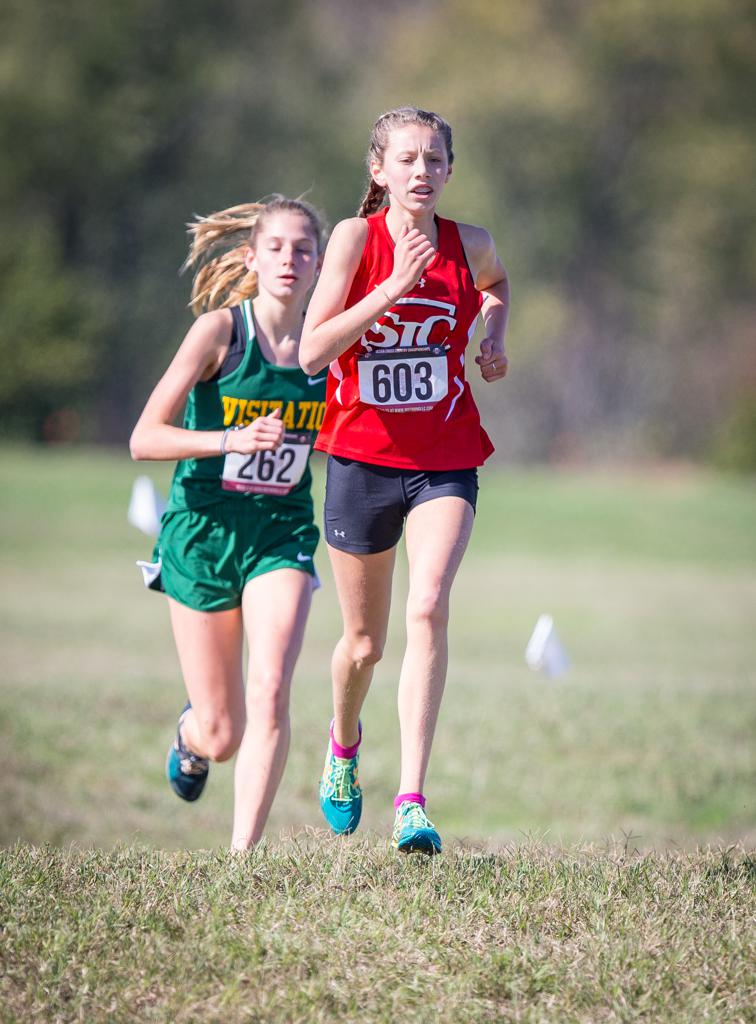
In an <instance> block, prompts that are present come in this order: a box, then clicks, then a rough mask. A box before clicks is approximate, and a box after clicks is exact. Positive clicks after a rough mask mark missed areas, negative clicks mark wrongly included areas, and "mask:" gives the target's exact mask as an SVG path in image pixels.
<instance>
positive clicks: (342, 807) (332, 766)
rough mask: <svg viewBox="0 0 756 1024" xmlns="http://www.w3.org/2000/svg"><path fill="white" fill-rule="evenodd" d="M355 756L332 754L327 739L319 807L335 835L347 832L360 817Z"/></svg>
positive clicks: (357, 759)
mask: <svg viewBox="0 0 756 1024" xmlns="http://www.w3.org/2000/svg"><path fill="white" fill-rule="evenodd" d="M359 760H360V755H359V753H357V754H355V755H354V757H336V756H335V755H334V754H333V752H332V751H331V741H330V740H329V741H328V750H327V751H326V759H325V767H324V768H323V777H322V779H321V780H320V809H321V810H322V812H323V814H324V816H325V820H326V821H327V822H328V824H329V826H330V828H331V831H332V832H335V833H336V835H337V836H348V835H351V834H352V832H354V831H355V830H356V828H357V826H358V825H359V823H360V818H361V817H362V790H361V789H360V782H359V779H358V777H357V765H358V763H359Z"/></svg>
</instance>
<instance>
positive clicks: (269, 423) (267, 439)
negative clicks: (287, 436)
mask: <svg viewBox="0 0 756 1024" xmlns="http://www.w3.org/2000/svg"><path fill="white" fill-rule="evenodd" d="M283 436H284V426H283V422H282V420H281V410H280V409H274V410H273V412H272V413H270V415H268V416H258V417H257V419H256V420H253V421H252V422H251V423H250V424H249V425H248V426H246V427H242V428H241V430H233V431H231V433H230V434H229V435H228V440H227V442H226V451H229V452H241V453H242V455H251V454H252V453H253V452H269V451H273V450H274V449H276V448H278V447H279V445H280V444H281V442H282V441H283Z"/></svg>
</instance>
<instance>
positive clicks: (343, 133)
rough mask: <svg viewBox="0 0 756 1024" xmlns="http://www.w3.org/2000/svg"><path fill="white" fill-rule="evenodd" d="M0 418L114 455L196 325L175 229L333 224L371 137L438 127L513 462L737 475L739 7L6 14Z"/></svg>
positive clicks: (743, 66)
mask: <svg viewBox="0 0 756 1024" xmlns="http://www.w3.org/2000/svg"><path fill="white" fill-rule="evenodd" d="M0 28H1V29H2V31H1V32H0V201H1V202H2V225H3V230H2V233H1V234H0V309H1V311H2V313H1V316H0V365H2V371H1V372H0V409H1V411H2V419H1V421H0V430H1V431H2V435H3V436H4V437H16V438H18V437H22V438H36V439H40V440H48V441H55V440H72V441H73V440H82V441H89V442H102V443H122V442H124V441H125V439H126V438H127V437H128V434H129V432H130V429H131V426H132V424H133V422H134V420H135V419H136V416H137V415H138V412H139V410H140V408H141V406H142V404H143V402H144V400H145V398H146V396H147V394H148V392H149V390H150V388H151V387H152V385H153V384H154V382H155V381H156V379H157V377H158V375H159V374H160V373H161V372H162V370H163V368H164V367H165V365H166V364H167V362H168V360H169V358H170V356H171V354H172V353H173V351H174V350H175V348H176V346H177V344H178V342H179V341H180V339H181V337H182V336H183V333H184V332H185V330H186V329H187V327H188V325H189V323H190V314H189V312H188V310H187V309H186V301H187V299H188V291H189V281H188V280H187V279H185V278H183V279H182V278H179V277H178V275H177V272H176V271H177V268H178V267H179V266H180V264H181V262H182V260H183V257H184V254H185V245H186V239H185V235H184V224H185V223H186V221H188V220H190V219H191V217H192V216H193V215H194V214H195V213H208V212H210V211H211V210H216V209H220V208H222V207H225V206H229V205H232V204H235V203H238V202H242V201H246V200H250V199H256V198H259V197H261V196H264V195H266V194H269V193H271V192H274V191H281V192H284V193H286V194H289V195H298V194H300V193H303V192H306V191H307V192H308V194H309V197H310V199H311V200H312V201H313V202H315V204H316V205H318V206H319V207H321V208H322V209H323V210H324V211H325V212H326V214H327V216H328V218H329V220H330V222H331V223H334V222H335V221H336V220H338V219H340V218H342V217H344V216H348V215H350V214H351V213H352V212H353V211H354V209H355V207H356V206H357V203H358V201H359V199H360V197H361V195H362V187H363V183H364V173H365V172H364V164H363V160H364V152H365V149H366V145H367V138H368V133H369V129H370V126H371V124H372V122H373V120H374V118H375V117H376V116H377V115H378V114H379V113H380V112H381V111H383V110H385V109H387V108H389V107H392V106H395V105H397V104H402V103H414V104H417V105H419V106H423V107H426V108H429V109H432V110H437V111H438V112H439V113H441V114H443V115H444V116H445V117H446V118H447V119H448V120H449V121H450V122H451V124H452V126H453V128H454V131H455V151H456V157H457V159H456V163H455V168H454V175H453V177H452V180H451V182H450V184H449V186H448V189H447V192H446V194H445V197H444V201H443V205H442V208H441V212H442V213H443V214H445V215H447V216H452V217H455V218H456V219H460V220H469V221H472V222H473V223H480V224H483V225H485V226H486V227H488V228H489V229H490V230H491V231H492V233H493V234H494V236H495V238H496V240H497V245H498V248H499V251H500V253H501V255H502V258H503V260H504V262H505V265H506V266H507V268H508V270H509V273H510V276H511V279H512V285H513V294H514V310H513V317H512V323H511V329H510V339H509V346H510V356H511V362H512V375H511V378H510V380H509V381H508V382H507V384H506V385H505V386H504V387H502V388H499V389H498V390H496V391H495V393H494V390H493V389H485V388H481V387H478V386H477V385H476V392H477V394H478V396H479V399H480V401H481V404H482V405H483V407H484V415H485V418H486V422H487V423H489V424H491V426H492V432H493V433H494V435H495V438H496V441H497V444H498V448H499V451H498V456H499V457H500V458H502V459H509V460H515V459H516V460H527V459H551V460H556V461H564V460H568V461H569V460H578V461H583V460H592V459H608V458H611V459H618V460H619V459H637V458H656V457H674V458H697V459H713V460H716V461H719V462H720V463H722V464H726V465H729V466H733V467H736V468H741V469H745V470H751V471H753V470H755V469H756V412H755V411H754V410H755V409H756V359H754V344H753V341H754V336H755V335H756V302H755V301H754V289H753V283H754V279H755V278H756V187H755V183H756V104H755V103H754V95H755V94H756V88H755V86H756V81H755V79H756V71H755V69H756V8H755V7H754V5H753V4H751V3H749V2H747V0H666V2H663V3H658V2H656V0H627V2H625V3H622V4H620V3H616V2H609V0H532V2H531V3H528V4H519V3H514V2H513V0H502V2H498V3H497V2H494V0H403V2H399V0H387V2H384V3H383V4H382V5H380V6H378V5H373V4H369V3H365V2H361V0H316V2H312V0H311V2H306V0H277V2H276V3H269V2H262V0H247V2H245V3H241V2H235V0H216V2H215V3H213V4H207V3H204V2H201V0H182V2H180V3H179V2H178V0H149V2H147V0H122V2H116V3H113V4H104V5H102V6H99V5H93V4H91V3H89V2H87V0H65V2H63V0H36V2H35V3H32V4H29V3H25V2H22V0H5V3H4V4H3V6H2V9H1V10H0Z"/></svg>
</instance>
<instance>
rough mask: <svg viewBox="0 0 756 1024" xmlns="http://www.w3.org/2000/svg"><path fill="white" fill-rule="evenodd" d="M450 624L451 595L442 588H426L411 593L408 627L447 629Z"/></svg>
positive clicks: (408, 603)
mask: <svg viewBox="0 0 756 1024" xmlns="http://www.w3.org/2000/svg"><path fill="white" fill-rule="evenodd" d="M448 623H449V595H448V594H447V593H445V592H444V591H443V590H442V589H441V588H440V587H424V588H423V589H422V590H420V589H418V590H415V591H412V592H410V595H409V597H408V599H407V625H408V626H413V625H414V626H424V627H429V628H431V629H445V628H446V626H447V625H448Z"/></svg>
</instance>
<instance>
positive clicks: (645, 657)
mask: <svg viewBox="0 0 756 1024" xmlns="http://www.w3.org/2000/svg"><path fill="white" fill-rule="evenodd" d="M145 468H147V469H148V471H149V472H150V474H151V475H152V476H153V478H154V479H155V480H156V482H158V484H159V485H160V486H162V488H163V489H164V490H165V488H166V486H167V480H168V471H167V469H166V467H135V466H134V465H133V464H132V463H130V462H129V461H128V459H127V458H126V457H125V456H122V455H119V454H111V453H104V452H96V451H62V450H60V451H55V450H38V449H26V448H6V449H4V450H3V452H2V459H1V460H0V525H1V527H2V529H0V545H1V546H2V559H1V565H2V569H1V579H2V587H1V588H0V602H2V605H1V608H0V613H1V614H0V652H1V653H2V687H1V688H0V744H2V751H3V768H4V772H3V782H4V786H3V799H2V815H0V845H2V846H4V847H5V848H6V849H5V851H4V852H3V853H2V854H0V869H1V871H2V874H1V875H0V892H1V893H2V898H3V900H4V905H3V918H2V920H3V924H4V935H5V940H6V941H5V943H4V944H3V943H2V942H0V958H2V959H1V960H0V968H2V970H3V972H4V973H5V980H4V981H3V982H2V985H3V988H0V997H3V998H0V1004H3V1005H5V1007H6V1009H5V1010H2V1013H3V1014H4V1016H3V1017H2V1018H1V1019H2V1020H8V1021H10V1020H25V1019H29V1020H32V1019H37V1017H39V1016H42V1015H43V1010H45V1009H46V1011H47V1019H50V1020H87V1021H93V1020H120V1019H123V1020H128V1019H135V1018H137V1017H138V1019H140V1020H166V1021H168V1020H182V1021H183V1020H186V1021H189V1020H196V1019H202V1020H218V1021H225V1020H228V1021H236V1020H239V1021H242V1020H250V1021H252V1020H273V1019H275V1020H292V1021H293V1020H302V1021H305V1020H321V1019H322V1020H344V1021H348V1020H354V1019H356V1016H357V1009H358V1007H359V1001H360V999H361V998H362V999H364V1000H365V1007H366V1009H365V1013H366V1019H370V1020H373V1019H374V1020H395V1019H397V1018H399V1017H401V1016H402V1011H401V1007H402V1000H404V1001H405V1005H406V1006H407V1008H408V1010H409V1019H413V1020H425V1019H427V1020H433V1019H437V1018H436V1017H434V1013H433V1010H434V1008H438V1009H439V1012H440V1013H441V1016H440V1019H441V1020H460V1021H461V1020H513V1021H514V1020H518V1021H519V1020H533V1021H537V1020H581V1021H582V1020H585V1021H595V1020H602V1021H603V1020H618V1021H619V1020H635V1019H639V1020H640V1019H647V1020H670V1021H671V1020H728V1021H730V1020H743V1021H745V1020H749V1021H753V1020H756V1017H755V1016H754V1014H753V1010H752V1008H751V1007H752V1006H753V1005H754V1002H756V992H754V979H753V974H752V972H751V974H749V973H748V972H749V967H748V965H749V956H750V957H752V956H753V941H754V929H753V920H754V902H753V885H754V874H753V860H752V858H751V856H750V853H749V851H751V850H752V849H753V846H754V838H756V797H755V795H756V785H754V783H756V744H755V743H754V736H755V735H756V728H755V727H756V689H755V687H754V674H755V673H754V666H755V665H756V628H754V627H755V626H756V615H755V613H756V529H755V528H754V527H755V526H756V487H755V486H754V484H753V482H748V481H742V480H735V479H727V478H721V477H716V476H711V475H707V474H704V473H698V472H694V471H688V470H680V469H677V470H674V471H671V470H670V471H668V472H661V471H656V472H654V473H653V474H651V475H649V474H646V475H643V474H639V473H635V474H633V473H624V474H623V473H614V474H611V475H609V474H602V473H598V472H595V473H584V474H582V475H568V474H560V473H554V472H548V471H523V470H498V471H486V472H485V473H484V475H483V477H482V489H481V499H480V511H479V515H478V520H477V523H476V529H475V534H474V539H473V543H472V546H471V550H470V552H469V554H468V556H467V558H466V560H465V563H464V564H463V567H462V570H461V573H460V576H459V578H458V582H457V585H456V588H455V594H454V599H453V609H452V616H453V623H452V631H451V667H450V673H449V683H448V686H447V693H446V697H445V701H444V705H443V708H442V715H441V721H440V724H439V729H438V733H437V740H436V744H435V747H434V756H433V760H432V762H431V771H430V778H429V783H428V786H427V793H428V796H429V809H430V811H431V815H432V817H433V819H434V820H435V821H436V823H437V824H438V826H439V828H440V831H441V833H442V835H443V837H444V840H445V843H446V849H447V855H446V856H445V857H444V858H442V859H441V860H440V861H439V862H437V863H433V864H432V865H428V864H425V863H422V864H416V863H407V862H403V863H402V864H397V863H396V862H395V860H394V858H393V856H392V855H391V854H390V853H389V852H388V849H387V843H386V839H387V836H388V832H389V826H390V822H391V798H392V797H393V794H394V792H395V786H396V783H397V777H396V760H397V751H398V726H397V722H396V712H395V700H396V676H397V671H398V665H399V659H400V656H401V648H402V639H403V637H402V634H403V628H402V605H403V595H404V591H405V580H404V577H403V575H402V574H401V573H400V574H399V577H398V579H397V584H396V591H395V602H394V604H395V607H394V612H393V613H392V614H393V624H392V629H391V641H390V644H389V647H388V650H387V653H386V657H385V659H384V661H383V662H382V664H381V665H380V666H379V668H378V671H377V673H376V679H375V682H374V685H373V689H372V691H371V694H370V696H369V699H368V702H367V705H366V708H365V713H364V722H365V745H364V753H363V760H362V764H361V769H362V771H361V775H362V781H363V785H364V787H365V794H366V795H365V800H366V809H365V815H364V818H363V821H364V831H361V834H360V836H359V838H357V837H355V839H354V840H352V841H351V845H350V843H349V842H347V843H344V842H334V841H332V840H330V839H328V838H327V837H326V836H325V834H324V833H323V832H322V831H320V818H319V810H318V807H317V798H316V787H317V778H318V774H319V771H320V768H321V765H322V757H323V750H324V742H325V734H326V726H327V721H328V714H329V704H330V684H329V675H328V664H329V658H330V652H331V648H332V645H333V642H334V640H335V638H336V637H337V635H338V622H339V617H338V611H337V608H336V604H335V596H334V592H333V586H332V582H331V579H330V574H329V570H328V565H327V558H326V556H325V554H324V553H322V554H321V556H320V559H319V569H320V571H321V575H322V577H323V582H324V586H323V589H322V590H321V591H320V592H319V593H318V595H317V597H316V600H315V606H314V610H313V615H312V618H311V622H310V627H309V632H308V636H307V639H306V643H305V650H304V653H303V656H302V658H301V661H300V669H299V672H298V674H297V680H296V684H295V694H294V700H293V709H292V714H293V729H294V738H293V749H292V754H291V757H290V761H289V765H288V768H287V772H286V775H285V778H284V781H283V784H282V788H281V791H280V793H279V796H278V799H277V801H276V805H275V807H274V812H273V815H272V818H271V821H270V826H269V830H268V832H269V837H270V840H269V842H268V843H267V844H266V846H265V847H264V848H262V849H261V850H259V851H257V852H256V853H255V854H254V855H253V856H252V857H251V858H249V859H248V860H246V861H244V862H238V861H233V860H230V859H229V858H228V856H227V855H226V854H225V853H223V852H222V850H223V847H224V846H225V844H226V843H227V841H228V836H229V825H230V808H231V769H230V767H229V766H227V765H226V766H220V767H216V768H213V770H212V772H211V778H210V782H209V784H208V788H207V790H206V795H205V796H203V798H202V800H201V801H199V802H198V804H196V805H184V804H180V803H179V801H177V800H176V799H175V797H174V796H173V795H172V794H171V793H170V791H169V790H168V787H167V785H166V784H165V782H164V779H163V762H164V756H165V751H166V749H167V746H168V744H169V742H170V740H171V737H172V733H173V729H174V725H175V718H176V714H177V711H178V710H179V709H180V707H181V704H182V702H183V699H184V698H183V690H182V685H181V681H180V677H179V673H178V669H177V664H176V658H175V652H174V651H173V648H172V641H171V639H170V634H169V630H168V621H167V612H166V608H165V607H164V601H163V600H162V598H160V597H159V596H157V595H153V594H149V593H147V592H145V591H144V590H143V589H142V586H141V582H140V579H139V576H138V573H137V570H136V568H135V567H134V560H135V559H136V558H139V557H144V556H145V555H147V554H148V553H149V550H150V544H149V541H148V540H147V538H145V537H143V536H142V535H140V534H139V533H138V532H137V531H136V530H134V529H133V528H132V527H130V526H129V525H128V523H127V522H126V518H125V513H126V506H127V503H128V497H129V491H130V487H131V483H132V481H133V479H134V477H135V476H136V475H137V473H139V472H140V471H144V469H145ZM321 483H322V476H321V474H320V471H318V486H319V487H320V486H321ZM544 611H548V612H550V613H551V614H552V615H553V616H554V618H555V621H556V625H557V628H558V630H559V633H560V635H561V637H562V639H563V641H564V643H565V646H566V647H567V649H568V652H569V654H570V656H571V658H572V663H573V667H572V669H571V671H570V673H569V674H568V675H566V676H564V677H562V678H560V679H558V680H549V679H546V678H544V677H542V676H540V675H534V674H533V673H532V672H530V670H529V669H528V668H527V667H526V665H525V663H524V659H523V652H524V648H525V645H526V642H527V639H528V637H529V634H530V631H531V630H532V627H533V625H534V623H535V620H536V618H537V616H538V615H539V614H540V613H541V612H544ZM44 844H49V845H48V846H45V845H44ZM70 844H75V846H74V847H73V848H71V846H70ZM704 847H711V848H710V849H709V850H708V851H707V850H706V849H703V848H704ZM729 847H732V849H731V851H730V853H727V852H726V851H727V849H728V848H729ZM208 850H212V851H214V852H198V851H208ZM160 851H162V852H160ZM172 851H174V852H172ZM181 851H183V852H181ZM192 851H195V852H192ZM48 918H49V923H48V925H45V924H44V922H45V921H46V920H47V919H48ZM431 921H432V922H433V927H432V928H428V922H431ZM340 926H343V928H344V929H346V932H345V934H347V935H348V936H350V937H351V941H352V942H354V943H356V946H355V949H356V955H355V957H354V958H353V960H354V963H353V964H352V967H351V968H350V967H349V966H348V965H347V964H343V963H341V962H340V959H339V958H340V957H341V956H342V952H339V951H338V950H336V952H329V948H330V947H329V945H328V943H329V941H330V938H329V937H331V938H332V937H333V936H334V935H335V934H336V932H337V929H338V928H339V927H340ZM186 927H189V929H190V932H191V935H192V936H193V937H194V936H196V939H193V941H196V943H197V944H198V947H199V950H200V953H199V956H200V958H201V960H202V963H203V965H204V967H205V968H206V972H205V973H204V974H203V975H202V977H199V976H197V977H195V976H194V975H193V973H192V963H191V956H192V953H191V950H192V948H193V947H192V943H191V942H190V943H189V948H188V949H184V945H185V943H184V941H183V939H182V932H183V929H184V928H186ZM126 947H129V948H131V950H132V952H131V954H130V958H129V957H127V956H126V954H125V953H123V956H124V957H125V958H126V959H125V960H124V962H121V960H120V959H119V956H121V953H120V952H119V951H123V950H124V949H125V948H126ZM384 954H385V955H384ZM344 955H346V956H347V959H349V957H350V956H351V954H350V952H349V949H348V948H347V950H346V951H345V954H344ZM332 956H335V957H336V959H337V962H333V961H332V960H331V957H332ZM132 961H133V964H132V966H130V967H129V966H127V963H129V964H131V963H132ZM169 961H170V963H169ZM368 963H370V964H373V971H374V976H372V975H371V977H370V978H367V977H366V975H365V970H366V969H367V968H366V967H365V965H366V964H368ZM750 963H751V966H752V963H753V961H752V959H751V961H750ZM401 964H404V969H403V970H402V971H400V965H401ZM282 974H290V975H291V977H292V982H291V985H290V986H288V987H287V986H286V985H284V983H283V982H281V985H283V988H281V986H279V987H278V988H276V986H272V987H271V985H270V984H269V985H268V988H267V989H266V988H265V984H264V983H265V981H266V979H267V980H268V982H270V979H271V978H272V977H273V976H274V975H275V976H276V977H279V976H281V975H282ZM182 979H183V980H182ZM266 991H267V993H268V994H267V996H266ZM360 993H361V994H360ZM266 999H267V1002H266ZM109 1007H110V1008H109ZM130 1014H133V1017H132V1016H130Z"/></svg>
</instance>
